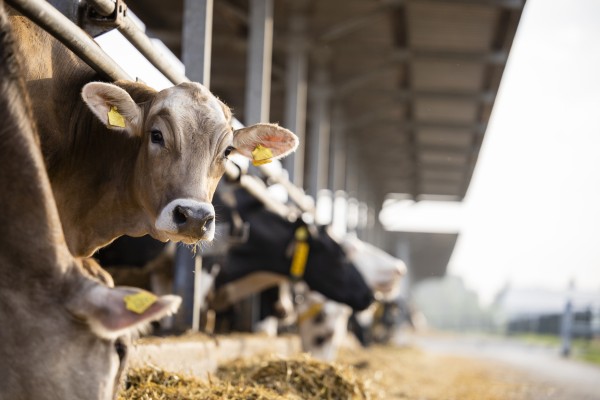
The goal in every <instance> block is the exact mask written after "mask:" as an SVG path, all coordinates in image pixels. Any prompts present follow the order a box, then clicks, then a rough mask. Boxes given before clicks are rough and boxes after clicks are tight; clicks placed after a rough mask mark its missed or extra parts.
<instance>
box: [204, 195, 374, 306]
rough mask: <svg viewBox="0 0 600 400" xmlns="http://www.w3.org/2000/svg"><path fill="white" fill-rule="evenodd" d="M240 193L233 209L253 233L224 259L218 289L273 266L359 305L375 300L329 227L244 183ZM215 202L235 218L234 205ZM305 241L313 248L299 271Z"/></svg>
mask: <svg viewBox="0 0 600 400" xmlns="http://www.w3.org/2000/svg"><path fill="white" fill-rule="evenodd" d="M235 199H236V200H235V204H236V206H235V210H234V211H235V212H236V213H237V214H239V217H240V218H241V219H242V220H243V221H244V222H246V223H247V224H248V226H249V232H248V235H247V236H248V238H247V240H246V241H245V242H242V243H237V244H234V245H232V246H231V247H230V249H229V251H228V252H227V254H226V257H225V259H224V260H222V262H221V272H220V273H219V275H217V278H216V282H215V284H216V287H217V290H219V289H220V288H223V287H224V286H226V285H228V284H229V283H231V282H234V281H236V280H239V279H240V278H245V277H248V276H249V275H250V274H253V273H258V272H268V273H272V274H275V275H279V276H282V277H286V278H292V279H294V278H296V279H302V280H303V281H305V282H306V283H307V285H308V286H309V287H310V288H311V289H312V290H315V291H317V292H319V293H321V294H323V295H324V296H326V297H328V298H330V299H332V300H335V301H338V302H340V303H344V304H347V305H349V306H350V307H352V308H353V309H355V310H363V309H365V308H366V307H368V306H369V304H371V302H372V301H373V292H372V291H371V289H370V288H369V287H368V285H367V284H366V283H365V280H364V278H363V277H362V276H361V274H360V272H359V271H358V270H357V268H356V266H355V265H354V264H353V263H351V262H350V261H349V260H348V259H347V257H346V254H345V253H344V250H343V249H342V247H341V246H340V245H339V244H338V243H337V242H336V241H335V240H334V239H333V238H332V237H331V236H330V234H329V233H328V231H327V229H326V228H325V227H312V226H309V225H307V224H305V223H304V222H303V221H302V220H296V221H294V222H290V221H288V220H285V219H283V218H281V217H280V216H279V215H277V214H275V213H273V212H271V211H269V210H267V209H266V208H265V207H264V205H263V204H262V203H261V202H259V201H258V200H256V199H255V198H254V197H252V196H250V195H249V194H248V193H247V192H246V191H245V190H243V189H238V190H236V191H235ZM215 207H216V208H217V211H221V219H222V220H223V221H228V220H230V218H231V214H230V212H231V211H232V210H231V208H228V207H227V206H225V205H224V204H221V203H219V202H215ZM299 231H304V232H306V233H307V235H306V237H305V238H303V239H299V238H298V232H299ZM300 241H302V242H304V243H305V244H306V248H307V250H308V251H307V257H306V260H305V262H303V263H302V264H303V265H302V266H301V270H300V271H297V272H300V274H299V275H298V274H297V273H294V268H293V263H294V259H295V258H296V254H295V253H296V251H297V250H296V249H297V248H298V242H300Z"/></svg>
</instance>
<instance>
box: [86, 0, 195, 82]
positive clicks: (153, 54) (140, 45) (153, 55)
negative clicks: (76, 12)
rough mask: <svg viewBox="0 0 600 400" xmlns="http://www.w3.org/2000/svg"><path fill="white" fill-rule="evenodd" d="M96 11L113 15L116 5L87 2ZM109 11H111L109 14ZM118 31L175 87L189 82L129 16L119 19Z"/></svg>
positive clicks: (102, 0)
mask: <svg viewBox="0 0 600 400" xmlns="http://www.w3.org/2000/svg"><path fill="white" fill-rule="evenodd" d="M87 2H88V3H89V4H90V5H91V6H93V7H94V8H95V9H96V11H98V12H99V13H100V14H103V15H111V14H112V13H113V12H114V11H115V3H114V2H113V1H111V0H87ZM108 10H111V11H110V12H108V13H107V11H108ZM116 22H117V29H118V30H119V32H121V33H122V34H123V36H125V37H126V38H127V40H129V41H130V42H131V44H133V46H134V47H135V48H136V49H138V50H139V51H140V53H142V54H143V55H144V57H146V58H147V59H148V61H150V62H151V63H152V64H153V65H154V66H155V67H156V68H157V69H158V70H159V71H160V72H161V73H162V74H163V75H164V76H166V77H167V79H169V80H170V81H171V82H173V83H174V84H175V85H177V84H179V83H181V82H189V79H188V78H187V77H186V76H185V75H184V74H182V73H181V72H179V71H178V70H176V69H175V68H173V66H172V65H171V64H170V63H169V62H168V61H167V59H166V58H165V57H163V56H162V55H161V53H160V52H159V51H157V50H156V49H155V48H154V45H153V44H152V41H151V40H150V38H148V36H147V35H146V34H145V33H144V32H143V31H142V30H141V29H140V28H139V27H138V26H137V25H136V24H135V23H134V22H133V21H132V20H131V18H129V17H128V16H127V13H125V14H124V15H123V18H117V19H116Z"/></svg>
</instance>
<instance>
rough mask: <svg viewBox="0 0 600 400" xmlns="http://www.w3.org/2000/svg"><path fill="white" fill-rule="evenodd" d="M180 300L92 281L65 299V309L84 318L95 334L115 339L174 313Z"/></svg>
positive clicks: (170, 296) (177, 297)
mask: <svg viewBox="0 0 600 400" xmlns="http://www.w3.org/2000/svg"><path fill="white" fill-rule="evenodd" d="M179 304H181V298H180V297H179V296H173V295H167V296H160V297H158V296H155V295H154V294H152V293H150V292H147V291H145V290H142V289H138V288H133V287H125V286H117V287H115V288H109V287H106V286H104V285H102V284H97V283H94V284H91V285H88V286H87V287H86V288H85V289H82V290H81V291H79V292H78V293H77V294H76V295H75V296H74V298H73V299H71V300H70V301H69V302H68V304H67V309H68V310H69V311H70V312H71V313H72V314H73V315H74V316H75V317H77V318H79V319H82V320H84V321H86V322H87V323H88V325H89V326H90V329H91V330H92V331H93V332H94V333H96V334H97V335H98V336H100V337H103V338H106V339H116V338H118V337H119V336H122V335H124V334H128V333H132V332H137V331H142V330H144V329H145V328H146V327H147V326H148V324H149V323H150V322H152V321H156V320H159V319H161V318H163V317H166V316H168V315H171V314H173V313H175V311H177V308H179Z"/></svg>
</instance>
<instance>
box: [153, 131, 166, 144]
mask: <svg viewBox="0 0 600 400" xmlns="http://www.w3.org/2000/svg"><path fill="white" fill-rule="evenodd" d="M150 140H151V141H152V143H156V144H160V145H162V146H164V145H165V140H164V139H163V135H162V132H161V131H159V130H158V129H152V130H151V131H150Z"/></svg>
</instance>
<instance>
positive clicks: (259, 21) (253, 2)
mask: <svg viewBox="0 0 600 400" xmlns="http://www.w3.org/2000/svg"><path fill="white" fill-rule="evenodd" d="M248 29H249V33H248V60H247V65H248V68H247V74H246V99H245V106H244V120H245V121H244V122H245V123H246V125H252V124H256V123H258V122H268V121H269V107H270V100H271V61H272V48H273V0H250V18H249V19H248ZM239 309H240V310H241V312H242V314H241V316H240V317H239V318H237V321H236V322H235V325H236V327H237V328H238V329H241V330H254V327H255V325H256V323H257V322H258V320H259V318H260V297H259V295H258V294H253V295H251V296H249V297H248V298H247V299H245V300H243V301H242V302H241V303H240V305H239Z"/></svg>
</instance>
